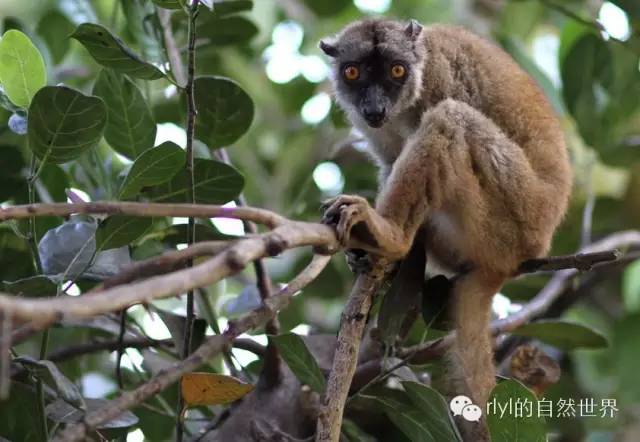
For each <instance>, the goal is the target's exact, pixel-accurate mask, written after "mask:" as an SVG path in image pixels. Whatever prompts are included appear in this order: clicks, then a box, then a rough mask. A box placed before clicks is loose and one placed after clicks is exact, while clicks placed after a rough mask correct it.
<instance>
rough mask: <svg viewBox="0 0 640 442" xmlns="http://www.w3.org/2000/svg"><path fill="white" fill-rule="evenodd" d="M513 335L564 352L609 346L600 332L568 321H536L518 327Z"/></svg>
mask: <svg viewBox="0 0 640 442" xmlns="http://www.w3.org/2000/svg"><path fill="white" fill-rule="evenodd" d="M512 333H513V334H514V335H518V336H527V337H530V338H535V339H539V340H541V341H543V342H546V343H547V344H549V345H553V346H554V347H557V348H559V349H562V350H573V349H576V348H604V347H607V346H608V343H607V339H606V338H605V337H604V336H603V335H602V334H601V333H600V332H598V331H596V330H594V329H591V328H588V327H585V326H584V325H581V324H576V323H573V322H567V321H556V320H541V321H535V322H531V323H529V324H525V325H522V326H520V327H518V328H517V329H515V330H514V331H513V332H512Z"/></svg>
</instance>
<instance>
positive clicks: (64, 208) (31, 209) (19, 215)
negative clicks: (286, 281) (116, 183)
mask: <svg viewBox="0 0 640 442" xmlns="http://www.w3.org/2000/svg"><path fill="white" fill-rule="evenodd" d="M76 213H84V214H94V215H131V216H150V217H153V216H172V217H190V216H193V217H195V218H231V219H239V220H247V221H252V222H254V223H257V224H263V225H265V226H267V227H268V228H270V229H272V228H274V227H277V226H279V225H282V224H283V223H285V222H290V221H288V220H287V219H286V218H284V217H283V216H280V215H278V214H277V213H274V212H271V211H269V210H264V209H257V208H254V207H222V206H215V205H209V204H162V203H134V202H111V201H103V202H95V203H76V204H66V203H53V204H26V205H22V206H11V207H6V208H3V209H0V221H6V220H9V219H24V218H29V217H32V216H70V215H73V214H76Z"/></svg>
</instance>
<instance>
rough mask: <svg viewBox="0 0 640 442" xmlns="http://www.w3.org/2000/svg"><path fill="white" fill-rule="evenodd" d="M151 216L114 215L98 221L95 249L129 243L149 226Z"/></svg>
mask: <svg viewBox="0 0 640 442" xmlns="http://www.w3.org/2000/svg"><path fill="white" fill-rule="evenodd" d="M152 224H153V219H152V218H143V217H135V216H124V215H115V216H110V217H109V218H107V219H105V220H104V221H102V222H101V223H100V225H99V226H98V230H97V231H96V250H108V249H117V248H119V247H123V246H126V245H129V244H131V243H132V242H133V241H135V240H136V239H138V238H140V237H141V236H142V235H144V233H145V232H146V231H147V230H149V228H151V225H152Z"/></svg>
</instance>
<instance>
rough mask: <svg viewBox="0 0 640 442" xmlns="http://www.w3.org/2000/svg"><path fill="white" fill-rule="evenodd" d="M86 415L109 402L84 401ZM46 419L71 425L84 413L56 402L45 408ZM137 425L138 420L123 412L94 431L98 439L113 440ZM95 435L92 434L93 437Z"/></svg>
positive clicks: (132, 415) (104, 400)
mask: <svg viewBox="0 0 640 442" xmlns="http://www.w3.org/2000/svg"><path fill="white" fill-rule="evenodd" d="M85 402H86V413H95V412H96V411H97V410H101V409H102V408H104V407H105V406H106V405H108V404H109V401H108V400H106V399H89V398H87V399H85ZM46 413H47V417H48V418H49V419H51V420H52V421H54V422H60V423H63V424H73V423H77V422H80V421H81V420H82V419H83V418H84V417H85V411H83V410H78V409H76V408H74V407H72V406H70V405H69V404H67V403H66V402H64V401H61V400H59V399H58V400H56V401H54V402H52V403H50V404H49V405H47V407H46ZM137 423H138V418H137V417H136V415H135V414H133V413H132V412H130V411H128V410H125V411H123V412H122V413H120V414H119V415H118V416H116V417H115V418H113V419H111V420H109V421H107V422H105V423H103V424H100V425H99V426H98V427H97V428H96V430H97V431H98V433H99V434H96V436H99V437H100V438H103V439H104V440H113V439H116V438H118V437H119V436H123V435H126V434H127V432H128V429H129V428H131V427H133V426H134V425H136V424H137ZM93 434H95V433H92V434H91V435H93Z"/></svg>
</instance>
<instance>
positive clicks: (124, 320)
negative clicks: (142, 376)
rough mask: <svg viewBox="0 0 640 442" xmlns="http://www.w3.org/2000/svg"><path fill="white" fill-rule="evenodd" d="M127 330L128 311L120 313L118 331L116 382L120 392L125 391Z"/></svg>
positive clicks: (124, 310) (123, 310)
mask: <svg viewBox="0 0 640 442" xmlns="http://www.w3.org/2000/svg"><path fill="white" fill-rule="evenodd" d="M126 330H127V309H126V308H125V309H122V310H121V311H120V330H119V331H118V341H117V342H118V354H117V356H116V380H117V381H118V387H119V388H120V390H123V389H124V382H123V381H122V367H121V364H122V355H124V349H125V346H124V334H125V332H126Z"/></svg>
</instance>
